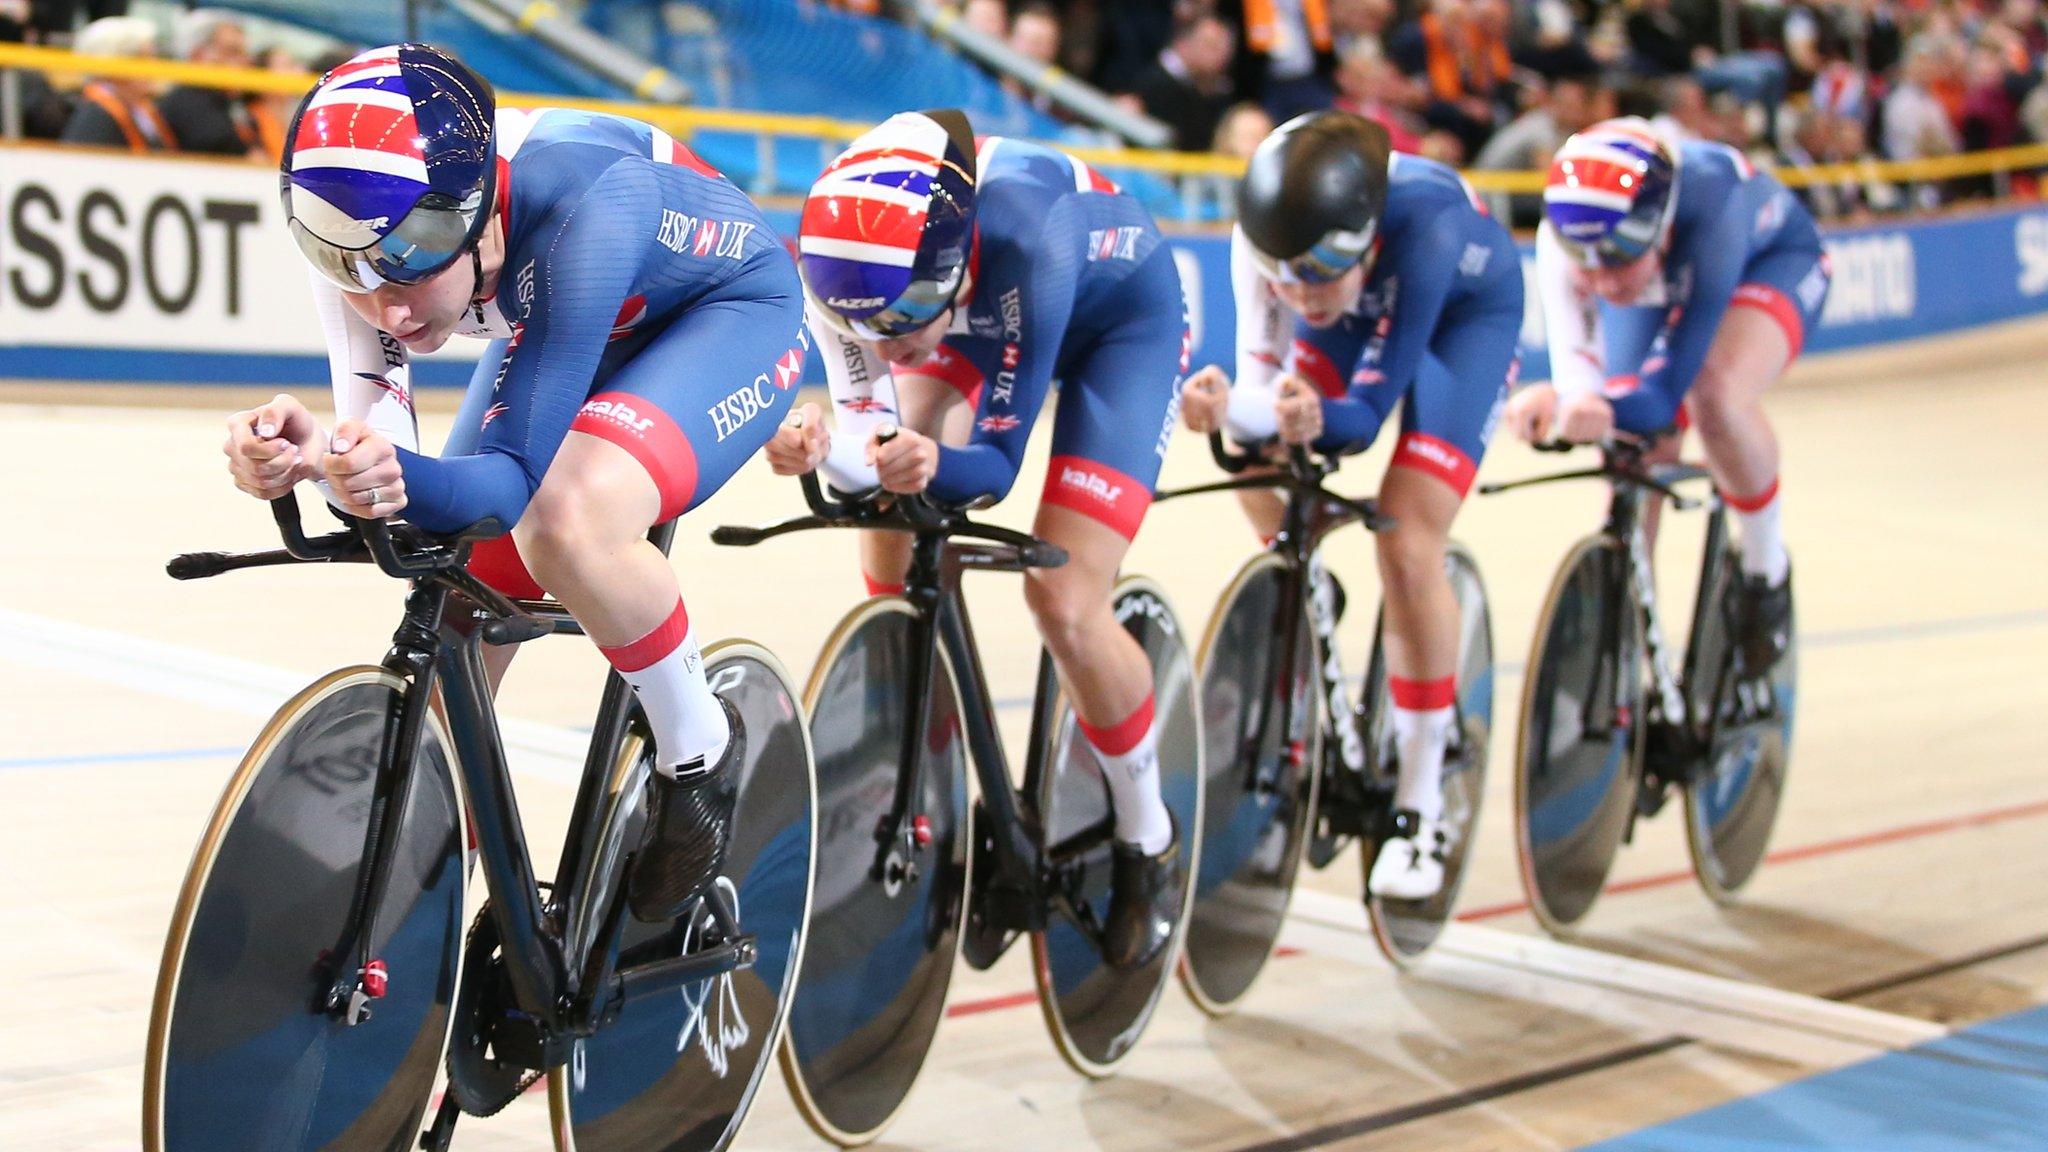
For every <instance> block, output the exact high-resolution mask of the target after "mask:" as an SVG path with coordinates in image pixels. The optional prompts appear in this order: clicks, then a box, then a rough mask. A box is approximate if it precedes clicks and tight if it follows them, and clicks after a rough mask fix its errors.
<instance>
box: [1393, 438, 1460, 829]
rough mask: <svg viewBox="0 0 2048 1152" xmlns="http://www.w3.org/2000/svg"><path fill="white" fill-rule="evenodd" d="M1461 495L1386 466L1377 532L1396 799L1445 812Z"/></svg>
mask: <svg viewBox="0 0 2048 1152" xmlns="http://www.w3.org/2000/svg"><path fill="white" fill-rule="evenodd" d="M1462 503H1463V499H1462V497H1461V496H1460V495H1459V493H1458V492H1456V491H1455V490H1454V489H1452V488H1451V487H1450V486H1449V485H1447V484H1445V483H1444V482H1443V481H1442V480H1440V479H1438V478H1437V477H1435V476H1433V475H1430V474H1429V473H1426V472H1423V471H1420V470H1418V469H1415V468H1400V467H1396V468H1389V469H1388V470H1387V475H1386V479H1385V481H1384V482H1383V483H1382V486H1381V488H1380V508H1381V510H1382V511H1384V512H1385V513H1386V514H1387V515H1388V516H1389V517H1391V518H1392V520H1393V524H1392V526H1391V527H1389V528H1387V529H1385V530H1383V531H1381V532H1380V533H1379V534H1378V536H1377V537H1376V538H1375V546H1376V552H1377V554H1378V558H1379V570H1380V583H1381V586H1382V588H1383V589H1384V596H1385V601H1384V603H1385V607H1384V609H1383V611H1384V613H1385V631H1384V636H1385V642H1386V658H1387V679H1388V687H1389V689H1390V690H1391V693H1392V695H1393V699H1394V712H1393V717H1392V719H1393V726H1394V733H1395V743H1396V750H1397V752H1398V755H1399V759H1400V765H1401V777H1400V782H1399V785H1398V787H1397V788H1396V791H1395V806H1396V807H1397V808H1406V809H1409V810H1411V811H1414V812H1416V813H1417V814H1419V815H1421V816H1422V817H1423V818H1424V819H1428V820H1434V819H1436V818H1438V817H1439V816H1440V815H1441V814H1442V807H1443V794H1442V777H1443V759H1444V756H1443V754H1444V745H1445V741H1446V739H1447V737H1448V735H1449V731H1450V725H1451V716H1452V706H1451V701H1452V693H1453V691H1454V689H1455V687H1456V684H1455V680H1456V675H1457V667H1458V626H1459V624H1458V601H1457V597H1456V595H1455V594H1454V593H1453V592H1452V591H1451V582H1450V578H1449V577H1448V576H1447V575H1446V574H1445V571H1444V555H1445V552H1446V551H1447V550H1448V548H1449V546H1450V538H1451V522H1452V521H1453V520H1455V519H1456V518H1457V515H1458V508H1459V506H1460V505H1461V504H1462Z"/></svg>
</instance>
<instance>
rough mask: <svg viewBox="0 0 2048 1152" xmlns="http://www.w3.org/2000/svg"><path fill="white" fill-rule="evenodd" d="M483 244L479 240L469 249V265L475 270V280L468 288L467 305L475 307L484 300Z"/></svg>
mask: <svg viewBox="0 0 2048 1152" xmlns="http://www.w3.org/2000/svg"><path fill="white" fill-rule="evenodd" d="M483 249H484V246H483V244H482V242H481V241H479V242H478V243H477V245H476V247H474V248H471V249H470V250H469V266H470V268H472V269H474V270H475V272H476V281H475V283H473V284H472V285H471V286H470V289H469V306H470V308H471V309H475V308H476V307H477V306H478V305H480V304H482V303H483V302H484V252H483Z"/></svg>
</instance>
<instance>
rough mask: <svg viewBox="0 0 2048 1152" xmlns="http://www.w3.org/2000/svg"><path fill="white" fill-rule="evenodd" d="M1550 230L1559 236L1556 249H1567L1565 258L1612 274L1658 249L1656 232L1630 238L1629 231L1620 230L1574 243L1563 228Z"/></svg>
mask: <svg viewBox="0 0 2048 1152" xmlns="http://www.w3.org/2000/svg"><path fill="white" fill-rule="evenodd" d="M1551 231H1552V233H1553V234H1554V235H1555V236H1556V237H1557V246H1558V247H1560V248H1562V249H1564V253H1565V255H1566V256H1569V257H1571V260H1572V262H1573V263H1574V264H1577V265H1579V266H1580V267H1582V268H1605V269H1608V270H1610V271H1612V270H1613V269H1616V268H1626V267H1628V266H1629V265H1631V264H1633V263H1635V262H1636V261H1638V260H1641V259H1642V258H1643V257H1644V256H1646V255H1648V254H1649V252H1650V249H1651V248H1653V247H1655V246H1656V234H1655V231H1654V230H1651V233H1650V235H1648V236H1646V237H1644V236H1629V235H1626V234H1625V233H1626V231H1627V229H1625V228H1617V229H1615V230H1614V231H1612V232H1609V233H1608V234H1607V235H1605V236H1602V237H1601V238H1600V239H1598V240H1595V241H1593V242H1591V243H1586V242H1584V241H1580V240H1574V239H1572V238H1571V237H1570V236H1567V235H1565V234H1564V230H1563V229H1561V228H1553V229H1552V230H1551Z"/></svg>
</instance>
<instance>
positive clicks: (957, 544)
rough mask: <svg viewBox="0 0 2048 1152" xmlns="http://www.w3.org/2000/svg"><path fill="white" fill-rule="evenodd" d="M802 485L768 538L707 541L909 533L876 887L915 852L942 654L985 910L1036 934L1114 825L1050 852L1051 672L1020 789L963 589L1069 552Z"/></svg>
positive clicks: (1038, 704) (1043, 675)
mask: <svg viewBox="0 0 2048 1152" xmlns="http://www.w3.org/2000/svg"><path fill="white" fill-rule="evenodd" d="M802 481H803V489H804V497H805V500H806V502H808V503H809V505H810V507H811V509H812V515H809V516H801V517H797V518H795V519H792V520H786V521H784V522H782V523H780V524H776V525H772V526H770V527H767V528H740V527H722V528H719V529H717V530H716V531H714V532H713V533H712V536H711V538H712V539H713V540H714V541H715V542H717V543H720V544H731V545H739V546H748V545H752V544H757V543H760V542H761V541H763V540H767V539H771V538H773V537H776V536H782V535H786V534H788V533H791V532H802V531H809V530H812V529H818V528H870V529H879V530H884V531H897V532H907V533H912V534H913V535H914V539H913V541H912V544H911V565H910V572H909V575H908V576H907V577H906V579H905V581H904V593H903V595H904V598H905V599H906V600H908V601H909V603H910V605H911V608H912V609H913V616H912V622H911V634H910V635H911V641H910V643H911V651H912V652H913V653H914V654H915V655H916V658H915V659H914V661H913V662H912V664H911V678H910V683H909V684H907V685H906V686H905V687H906V690H907V692H908V693H909V696H908V698H909V699H910V700H911V701H913V704H912V706H911V707H910V709H909V714H910V722H909V723H908V724H907V725H905V731H904V733H903V741H902V745H901V749H902V750H901V752H900V754H899V757H898V761H897V762H898V765H899V767H898V771H897V777H896V789H895V793H894V796H893V797H892V799H891V801H890V806H889V812H888V813H887V814H886V815H885V816H884V817H883V818H882V820H881V821H880V822H879V823H878V825H877V826H876V829H875V841H876V853H875V864H874V868H873V873H872V874H873V875H874V876H875V877H876V878H878V879H879V878H881V877H882V876H883V875H884V870H885V869H886V868H887V867H888V866H889V859H890V857H891V855H892V854H893V853H895V852H896V851H897V850H898V849H899V848H906V849H910V850H912V851H914V850H915V849H916V847H918V845H917V841H916V819H917V817H918V816H919V815H920V813H918V812H916V811H915V808H916V806H917V797H918V795H919V793H920V790H921V789H920V785H921V783H922V781H921V779H920V775H919V774H920V767H919V765H920V764H921V763H922V761H923V757H922V756H920V755H918V749H919V748H920V747H921V745H922V743H923V741H924V736H925V729H924V723H925V709H924V708H923V707H922V701H923V700H924V699H925V697H926V695H927V693H928V692H929V691H930V685H931V684H932V682H933V677H934V675H935V673H936V669H935V667H934V665H935V662H936V661H937V660H938V654H939V652H940V651H941V650H943V651H944V652H945V654H946V658H947V660H948V661H949V662H950V663H951V665H952V668H953V673H954V675H955V676H956V677H957V679H958V683H959V687H960V694H961V709H962V716H961V722H962V727H963V728H964V730H965V733H966V736H967V747H968V751H969V753H970V754H971V755H972V758H973V761H974V771H975V779H976V781H977V782H978V783H979V784H980V787H981V803H982V805H983V809H984V811H985V812H986V813H987V815H988V817H989V826H988V827H986V828H983V829H982V831H983V832H984V833H986V834H988V835H989V836H990V837H991V838H992V840H993V843H994V848H995V851H994V857H993V859H994V863H995V871H996V875H995V876H994V877H991V878H988V879H987V880H985V881H984V884H985V887H984V888H983V890H982V891H983V893H984V895H985V896H986V897H987V898H988V900H989V902H988V903H987V904H986V905H985V908H986V910H987V911H988V912H989V913H990V914H991V916H992V918H993V921H994V925H995V926H996V927H998V928H1002V929H1005V930H1008V929H1016V930H1019V931H1037V930H1040V929H1043V928H1044V927H1045V913H1046V908H1047V902H1048V898H1049V897H1053V896H1055V895H1057V893H1058V888H1059V886H1058V885H1057V884H1056V883H1055V882H1054V881H1055V878H1056V876H1057V873H1058V871H1059V869H1060V866H1061V865H1062V864H1064V863H1065V862H1066V861H1068V860H1069V859H1072V858H1074V857H1076V856H1078V855H1080V854H1082V853H1085V852H1087V851H1089V850H1091V849H1093V848H1095V847H1097V846H1099V845H1100V844H1101V843H1102V842H1103V841H1104V840H1106V839H1107V838H1108V836H1109V835H1110V823H1109V822H1108V821H1104V822H1103V823H1102V825H1101V826H1100V827H1099V828H1091V829H1088V830H1087V831H1086V832H1084V833H1082V834H1080V835H1078V836H1076V837H1073V838H1071V839H1070V840H1068V841H1065V842H1062V843H1061V844H1058V845H1048V844H1046V843H1045V839H1044V825H1043V819H1042V815H1043V814H1042V813H1041V812H1040V811H1039V810H1038V801H1037V797H1038V794H1039V790H1040V786H1041V785H1042V783H1043V781H1044V773H1045V771H1046V764H1045V760H1046V756H1045V747H1046V735H1047V733H1048V731H1049V726H1050V723H1051V720H1052V714H1053V707H1054V701H1055V699H1056V697H1057V691H1056V685H1055V683H1054V681H1053V678H1052V677H1051V675H1050V673H1049V672H1048V671H1047V670H1046V669H1044V668H1041V670H1040V676H1039V683H1038V691H1037V694H1036V697H1035V700H1034V703H1033V711H1032V719H1031V750H1030V752H1029V754H1028V755H1027V757H1026V759H1025V766H1024V782H1023V786H1022V788H1021V789H1020V788H1019V787H1018V786H1017V785H1016V784H1015V783H1013V782H1012V778H1011V775H1010V762H1009V757H1008V754H1007V753H1006V752H1005V751H1004V748H1003V742H1002V738H1001V736H1000V735H999V734H998V733H997V731H996V708H995V701H994V698H993V697H992V696H991V695H990V692H989V688H988V679H987V676H986V674H985V673H984V671H983V669H982V662H981V652H980V649H979V648H978V647H977V645H976V644H975V640H974V629H973V626H972V624H971V623H970V622H969V619H968V615H967V607H966V603H965V601H964V599H963V597H962V594H961V588H960V580H961V575H962V574H963V573H964V572H966V571H967V570H969V569H973V570H977V571H983V572H1022V571H1024V570H1026V569H1028V568H1050V567H1057V566H1058V565H1060V564H1064V563H1065V562H1066V554H1065V552H1063V551H1061V550H1060V549H1059V548H1057V547H1055V546H1053V545H1050V544H1047V543H1045V542H1044V541H1042V540H1038V539H1036V538H1034V537H1031V536H1028V535H1025V534H1024V533H1021V532H1013V531H1011V530H1009V529H1006V528H997V527H995V526H993V525H988V524H978V523H975V522H973V521H970V520H968V519H967V518H966V517H965V516H964V515H963V514H962V513H961V512H960V511H956V510H949V509H943V508H940V507H938V506H936V505H934V504H932V503H931V502H930V501H929V500H927V499H925V498H924V497H921V496H913V497H900V498H897V499H895V500H894V501H892V502H891V503H890V504H889V505H888V506H887V507H886V508H884V507H881V506H878V505H876V504H874V503H872V502H868V501H845V502H842V501H837V500H833V499H830V498H827V497H826V496H825V494H824V491H823V489H822V488H821V487H820V485H819V483H818V480H817V477H816V476H813V475H805V476H804V477H802ZM962 537H970V538H973V539H965V540H963V539H962Z"/></svg>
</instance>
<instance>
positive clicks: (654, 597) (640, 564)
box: [512, 432, 729, 770]
mask: <svg viewBox="0 0 2048 1152" xmlns="http://www.w3.org/2000/svg"><path fill="white" fill-rule="evenodd" d="M660 514H661V494H660V492H659V491H658V490H657V489H656V488H655V485H654V481H653V479H652V478H650V477H649V476H648V474H647V470H646V469H645V468H644V467H642V466H641V464H640V462H639V461H637V460H635V459H633V457H632V456H631V455H630V454H629V453H627V452H626V450H625V449H623V448H621V447H619V446H618V445H616V444H613V443H611V442H610V441H607V440H604V439H601V438H599V437H596V436H591V435H587V434H585V433H581V432H571V433H569V436H568V438H567V439H566V440H564V441H563V442H562V449H561V451H560V452H559V453H557V454H556V456H555V459H554V462H553V464H551V465H550V466H549V468H548V472H547V476H546V478H545V479H543V480H542V481H541V486H540V491H539V492H537V493H535V494H534V498H533V501H532V503H531V504H529V505H528V506H527V509H526V514H525V515H524V516H522V517H521V518H520V520H519V524H518V526H517V527H515V528H514V529H513V530H512V536H513V539H514V540H515V541H516V542H517V543H518V546H519V554H520V556H521V557H522V558H523V559H524V560H525V562H526V567H527V570H528V571H529V572H531V573H533V577H534V579H535V580H536V581H538V582H539V584H540V585H541V587H543V588H546V589H547V590H548V592H549V593H550V594H552V595H553V596H554V598H555V599H557V600H559V601H561V603H562V606H563V607H564V608H566V609H568V610H569V613H570V615H572V616H574V617H575V618H576V622H577V623H578V624H580V625H582V626H583V630H584V632H585V633H587V634H588V635H589V636H590V638H591V639H592V640H593V641H595V642H596V643H597V646H598V648H599V649H600V650H602V651H603V652H604V653H605V656H606V658H607V659H609V660H610V661H611V662H612V665H613V666H614V667H616V668H617V669H619V672H620V674H621V675H623V676H624V677H625V678H626V679H627V680H628V681H629V682H630V683H632V684H633V687H634V691H635V692H636V693H637V694H638V695H639V697H640V702H641V707H642V709H643V710H645V711H646V713H647V717H648V723H649V724H650V726H652V727H653V729H654V738H655V744H656V746H657V747H658V748H659V749H660V750H661V763H662V767H663V768H664V769H665V770H672V769H675V768H676V767H678V766H680V765H684V764H688V763H690V762H692V761H701V762H702V763H703V764H707V765H708V764H715V763H716V762H717V760H718V755H719V753H720V752H722V751H723V750H724V748H725V743H726V738H727V736H728V735H729V732H728V729H727V722H726V718H725V713H724V710H723V708H722V707H721V706H720V705H719V703H718V701H717V698H716V697H715V696H713V695H712V694H711V689H710V686H709V685H708V684H707V683H706V682H705V679H704V669H703V661H702V659H701V658H700V657H699V654H698V650H697V644H696V640H695V637H694V635H693V634H692V632H691V630H690V627H689V616H688V614H687V613H686V612H685V611H684V609H683V600H682V593H681V591H680V589H679V587H678V585H677V583H676V573H675V569H674V568H673V567H672V566H671V565H670V564H669V560H668V557H667V556H665V555H663V554H662V551H661V549H659V548H656V547H655V546H654V545H653V543H651V542H650V541H649V540H648V539H647V530H648V528H649V527H651V526H652V525H653V524H654V522H655V520H656V518H657V517H659V516H660Z"/></svg>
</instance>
